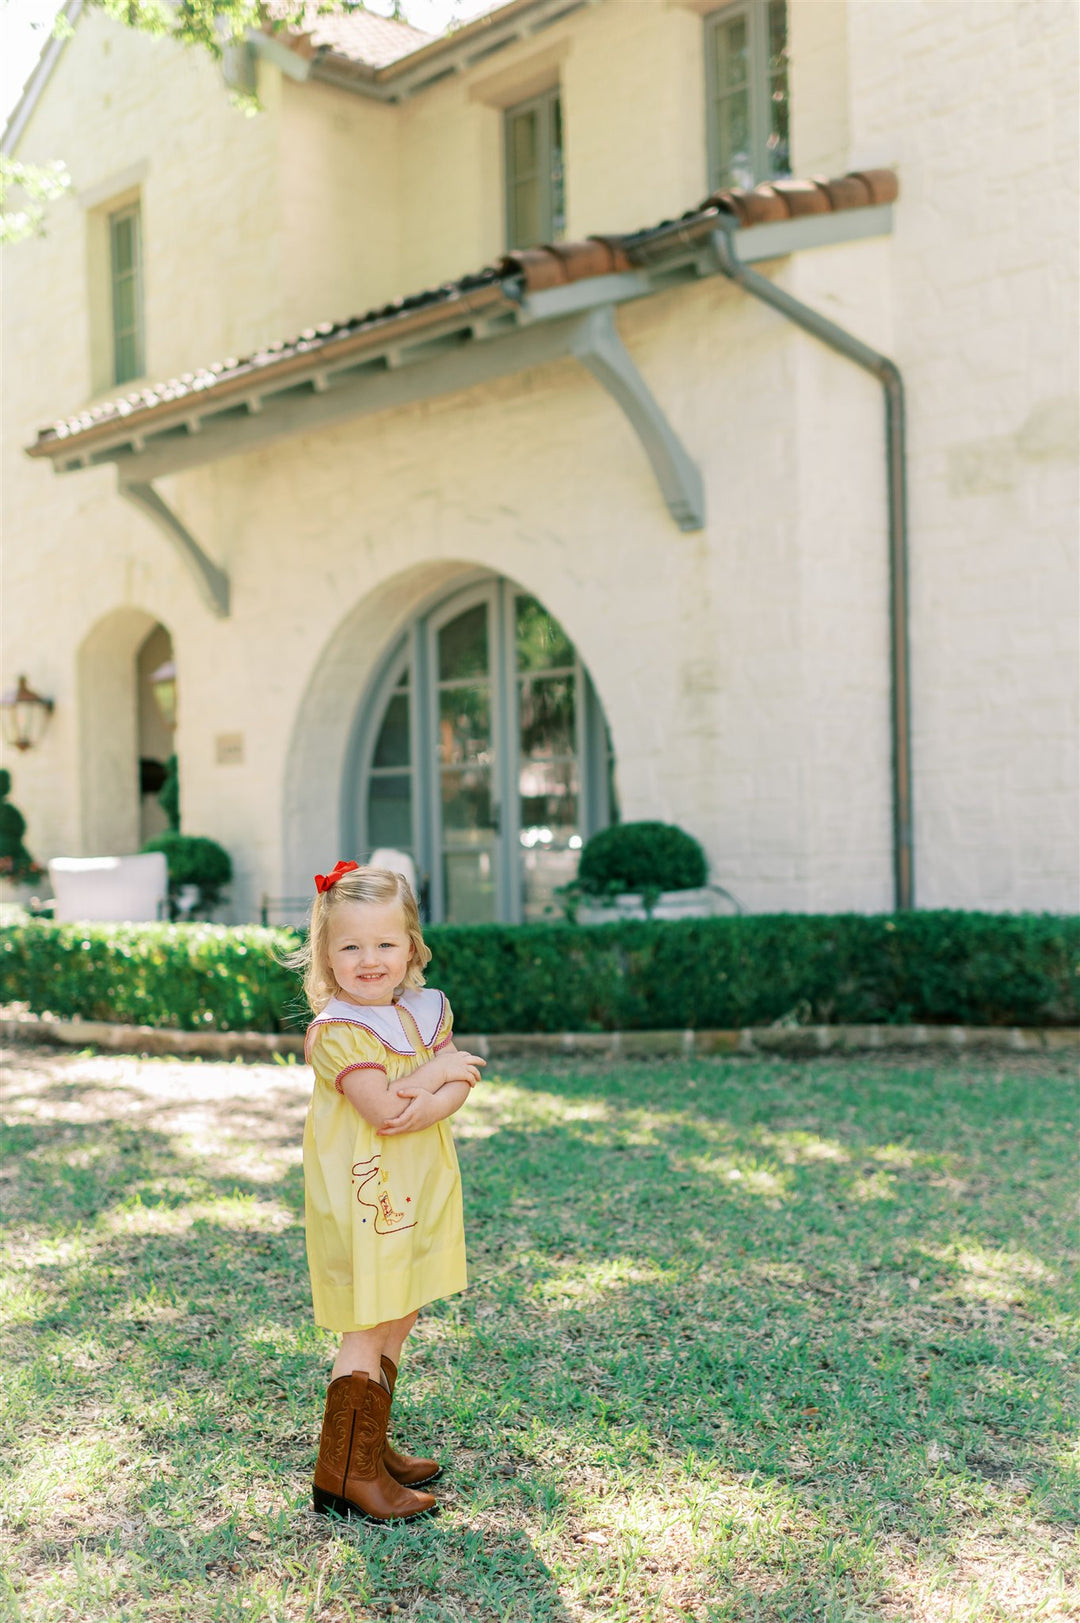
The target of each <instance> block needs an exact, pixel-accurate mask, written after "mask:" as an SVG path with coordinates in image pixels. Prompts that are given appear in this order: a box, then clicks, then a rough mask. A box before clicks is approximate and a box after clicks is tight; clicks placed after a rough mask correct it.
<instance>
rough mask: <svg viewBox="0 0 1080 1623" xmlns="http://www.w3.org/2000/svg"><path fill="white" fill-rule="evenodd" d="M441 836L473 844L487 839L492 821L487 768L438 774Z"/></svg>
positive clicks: (491, 827) (454, 769) (452, 769)
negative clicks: (440, 803)
mask: <svg viewBox="0 0 1080 1623" xmlns="http://www.w3.org/2000/svg"><path fill="white" fill-rule="evenodd" d="M440 782H441V786H442V820H443V834H444V836H445V837H446V838H447V839H451V838H453V841H454V844H455V845H458V844H460V843H461V840H462V838H463V837H464V838H465V840H466V841H467V842H468V843H470V844H473V843H475V842H476V841H478V840H481V839H483V840H490V838H491V832H492V829H493V827H494V823H495V819H494V816H493V814H492V803H491V773H490V771H489V770H488V769H487V768H486V767H471V768H461V769H456V768H451V769H450V770H449V771H443V772H442V773H441V774H440Z"/></svg>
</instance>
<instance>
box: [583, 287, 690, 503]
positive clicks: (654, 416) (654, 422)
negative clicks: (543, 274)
mask: <svg viewBox="0 0 1080 1623" xmlns="http://www.w3.org/2000/svg"><path fill="white" fill-rule="evenodd" d="M571 353H572V354H574V355H575V356H576V357H577V359H578V360H579V361H580V362H581V364H582V366H584V367H586V368H587V369H588V371H590V372H591V373H592V375H593V377H594V378H595V379H596V381H597V382H598V383H600V384H602V385H603V387H604V388H605V389H606V390H607V392H608V394H609V395H610V396H611V398H612V399H613V400H614V401H615V404H616V405H617V406H619V408H620V409H621V410H622V411H623V412H624V413H625V415H626V418H627V420H628V422H629V423H630V426H631V428H632V429H633V430H634V433H635V434H636V435H637V437H638V439H639V440H640V441H641V444H642V446H643V448H644V451H645V455H646V456H647V457H648V459H649V461H650V463H651V464H652V469H653V472H654V473H655V475H656V478H657V482H658V484H659V486H660V489H661V492H662V493H663V497H664V501H665V502H666V503H667V507H668V511H669V512H670V514H671V516H672V518H673V519H674V520H675V522H676V524H677V525H678V526H679V529H680V530H701V529H704V527H705V486H704V483H703V481H702V477H701V472H700V469H699V468H698V466H697V464H696V462H694V460H693V458H692V457H691V456H690V454H689V452H688V451H687V449H686V447H685V446H684V445H683V443H682V441H681V440H680V439H679V436H678V435H677V434H676V432H675V430H674V429H673V428H672V426H671V423H670V422H669V421H668V419H667V417H666V416H665V415H664V412H663V409H662V408H661V406H660V404H659V402H658V401H657V399H656V396H655V395H654V394H653V392H652V390H651V389H650V388H649V385H648V384H647V383H646V381H645V379H644V378H643V377H642V375H641V373H640V372H639V371H638V369H637V367H636V366H635V365H634V362H633V360H632V359H631V356H630V354H629V351H628V350H627V348H626V345H625V344H624V343H623V341H622V339H621V338H620V337H619V329H618V328H617V326H616V325H615V311H614V309H613V307H612V306H611V305H610V304H603V305H599V306H598V307H597V308H596V309H595V310H591V311H589V313H588V314H587V315H585V316H583V317H582V318H581V320H580V322H579V323H578V326H577V330H576V332H575V333H574V337H573V341H572V343H571Z"/></svg>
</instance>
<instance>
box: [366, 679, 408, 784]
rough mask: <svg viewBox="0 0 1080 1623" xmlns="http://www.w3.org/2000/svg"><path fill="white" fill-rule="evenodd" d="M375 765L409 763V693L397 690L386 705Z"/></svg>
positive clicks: (376, 748)
mask: <svg viewBox="0 0 1080 1623" xmlns="http://www.w3.org/2000/svg"><path fill="white" fill-rule="evenodd" d="M373 764H374V765H375V766H377V767H380V766H408V764H409V695H408V693H402V692H395V693H394V695H393V696H392V698H391V700H390V703H389V704H388V705H387V707H386V714H385V716H384V717H383V724H382V726H381V727H380V728H379V737H378V739H377V741H376V744H375V760H374V763H373Z"/></svg>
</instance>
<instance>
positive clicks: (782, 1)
mask: <svg viewBox="0 0 1080 1623" xmlns="http://www.w3.org/2000/svg"><path fill="white" fill-rule="evenodd" d="M781 69H782V70H783V73H784V77H785V78H786V77H787V0H769V72H770V73H777V72H779V71H780V70H781Z"/></svg>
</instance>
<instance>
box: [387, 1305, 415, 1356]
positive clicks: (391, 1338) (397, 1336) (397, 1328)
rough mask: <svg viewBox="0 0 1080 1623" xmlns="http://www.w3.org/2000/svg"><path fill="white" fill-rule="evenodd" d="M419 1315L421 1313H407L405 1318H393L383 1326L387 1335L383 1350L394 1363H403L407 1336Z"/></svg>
mask: <svg viewBox="0 0 1080 1623" xmlns="http://www.w3.org/2000/svg"><path fill="white" fill-rule="evenodd" d="M419 1317H420V1315H419V1313H407V1314H406V1315H405V1317H404V1318H403V1319H392V1320H391V1321H390V1323H389V1324H387V1325H384V1326H383V1329H384V1330H386V1331H387V1336H386V1340H385V1342H384V1344H383V1349H382V1350H383V1352H384V1353H385V1354H386V1356H387V1358H389V1359H390V1360H391V1362H392V1363H394V1364H400V1363H401V1349H402V1347H403V1346H404V1345H405V1338H406V1337H407V1336H408V1334H409V1332H410V1331H411V1329H412V1327H413V1325H414V1324H415V1323H416V1321H417V1319H418V1318H419Z"/></svg>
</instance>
